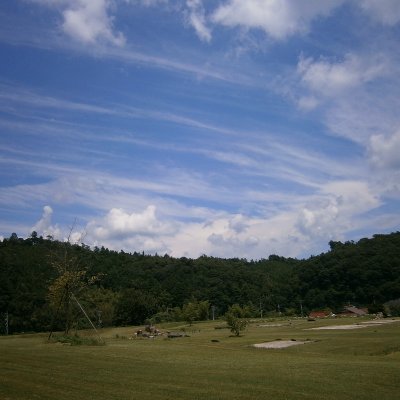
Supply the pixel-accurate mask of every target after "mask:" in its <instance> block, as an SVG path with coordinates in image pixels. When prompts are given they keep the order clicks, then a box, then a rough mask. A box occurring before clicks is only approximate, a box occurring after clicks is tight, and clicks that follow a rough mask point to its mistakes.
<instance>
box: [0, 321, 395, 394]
mask: <svg viewBox="0 0 400 400" xmlns="http://www.w3.org/2000/svg"><path fill="white" fill-rule="evenodd" d="M362 321H365V320H364V319H359V318H357V319H354V318H348V319H345V318H343V319H336V320H333V319H332V320H331V319H326V320H320V321H315V322H309V321H306V320H304V319H293V320H287V319H282V320H280V319H276V320H274V321H267V320H263V321H262V320H259V321H253V322H252V324H251V325H250V326H249V327H248V329H247V331H246V332H244V334H243V335H242V336H240V337H233V336H231V333H230V331H229V330H228V329H215V327H220V326H222V325H223V324H224V323H223V322H221V321H215V322H204V323H196V324H194V325H192V326H187V325H178V324H175V325H173V324H169V325H160V326H158V328H161V330H171V331H178V330H180V329H182V328H183V329H185V330H186V333H187V334H188V335H190V336H189V337H184V338H175V339H167V338H165V337H156V338H154V339H144V338H136V339H129V338H130V337H131V336H132V334H133V332H135V330H136V329H135V328H132V327H129V328H113V329H104V330H102V331H101V335H102V337H104V339H105V341H106V345H104V346H87V345H81V346H70V345H65V344H61V343H49V342H47V336H46V335H45V334H32V335H11V336H3V337H0V371H1V373H0V399H1V400H17V399H18V400H24V399H26V400H28V399H29V400H32V399H49V400H50V399H52V400H53V399H57V400H88V399H96V400H103V399H104V400H113V399H115V400H127V399H132V400H133V399H135V400H136V399H143V400H150V399H151V400H158V399H163V400H165V399H168V400H169V399H171V400H180V399H188V400H189V399H190V400H200V399H202V400H204V399H208V400H214V399H218V400H225V399H229V400H232V399H271V400H283V399H290V400H297V399H318V400H320V399H328V400H329V399H332V400H333V399H335V400H337V399H341V400H346V399H363V400H364V399H365V400H367V399H371V400H376V399H377V398H378V399H379V400H394V399H398V398H399V395H400V386H399V376H400V320H399V321H396V322H394V323H390V324H385V325H376V326H371V327H365V328H362V329H354V330H309V328H313V327H319V326H323V325H339V324H340V325H344V324H355V323H361V322H362ZM79 334H80V335H93V334H92V333H91V332H80V333H79ZM277 339H279V340H292V341H294V340H296V341H300V340H309V341H310V342H308V343H306V344H304V345H298V346H293V347H289V348H284V349H259V348H254V347H252V345H253V344H256V343H263V342H269V341H274V340H277Z"/></svg>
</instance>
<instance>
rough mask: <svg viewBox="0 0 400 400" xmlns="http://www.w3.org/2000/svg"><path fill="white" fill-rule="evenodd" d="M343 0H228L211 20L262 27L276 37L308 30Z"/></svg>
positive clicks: (226, 23) (284, 36)
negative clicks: (317, 19)
mask: <svg viewBox="0 0 400 400" xmlns="http://www.w3.org/2000/svg"><path fill="white" fill-rule="evenodd" d="M342 3H343V0H325V1H320V0H246V1H243V0H229V1H228V2H226V3H225V4H223V5H220V6H219V7H218V8H217V9H216V10H215V12H214V14H213V16H212V19H213V21H214V22H216V23H220V24H222V25H225V26H230V27H235V26H242V27H245V28H248V29H262V30H263V31H265V32H266V33H267V34H268V35H269V36H271V37H272V38H274V39H285V38H286V37H288V36H290V35H293V34H297V33H305V32H307V31H308V30H309V25H310V24H311V22H312V20H314V19H315V18H317V17H320V16H327V15H329V14H330V13H331V12H332V11H333V10H334V9H335V8H336V7H338V6H339V5H341V4H342Z"/></svg>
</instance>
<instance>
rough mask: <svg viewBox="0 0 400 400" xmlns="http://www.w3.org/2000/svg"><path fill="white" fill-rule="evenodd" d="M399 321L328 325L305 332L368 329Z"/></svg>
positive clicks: (387, 320)
mask: <svg viewBox="0 0 400 400" xmlns="http://www.w3.org/2000/svg"><path fill="white" fill-rule="evenodd" d="M398 321H400V320H396V319H379V320H374V321H364V322H361V323H356V324H352V325H330V326H320V327H318V328H308V329H306V330H307V331H318V330H326V329H360V328H368V327H369V326H379V325H384V324H390V323H393V322H398Z"/></svg>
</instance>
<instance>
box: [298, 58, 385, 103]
mask: <svg viewBox="0 0 400 400" xmlns="http://www.w3.org/2000/svg"><path fill="white" fill-rule="evenodd" d="M385 69H386V67H385V64H384V63H383V62H379V61H376V62H375V63H371V62H364V61H363V60H361V59H360V58H359V57H357V56H355V55H352V54H348V55H347V56H346V57H345V58H344V60H343V61H341V62H330V61H328V60H325V59H321V60H320V61H314V60H313V59H312V58H305V57H300V59H299V62H298V65H297V73H298V74H299V76H300V78H301V81H302V83H303V84H304V85H305V86H306V87H307V88H309V89H310V90H311V91H313V92H315V93H318V94H320V95H324V96H331V95H336V94H338V93H340V92H343V91H345V90H349V89H352V88H354V87H357V86H359V85H362V84H364V83H367V82H370V81H372V80H373V79H375V78H377V77H378V76H380V75H382V74H383V73H384V72H385Z"/></svg>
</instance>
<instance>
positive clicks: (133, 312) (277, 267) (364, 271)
mask: <svg viewBox="0 0 400 400" xmlns="http://www.w3.org/2000/svg"><path fill="white" fill-rule="evenodd" d="M330 247H331V250H330V251H329V252H327V253H324V254H321V255H319V256H313V257H311V258H309V259H306V260H297V259H291V258H284V257H279V256H276V255H271V256H269V257H268V258H267V259H262V260H258V261H253V260H251V261H249V260H245V259H237V258H232V259H221V258H214V257H207V256H202V257H199V258H197V259H189V258H173V257H170V256H168V255H165V256H158V255H155V256H150V255H145V254H142V253H137V252H134V253H132V254H131V253H125V252H122V251H121V252H116V251H111V250H108V249H105V248H95V249H90V248H89V247H88V246H85V245H70V244H68V243H61V242H58V241H54V240H51V239H44V238H41V237H37V235H36V234H35V233H33V234H32V236H31V237H30V238H27V239H21V238H18V237H17V236H16V235H15V234H13V235H11V237H10V238H8V239H4V240H3V241H2V242H0V313H1V314H2V315H3V316H4V315H6V313H8V321H9V331H10V332H21V331H40V330H48V329H50V326H51V325H52V324H55V326H56V327H57V326H59V325H57V324H59V321H58V320H57V319H56V320H55V321H54V320H53V316H54V314H55V312H54V311H55V310H54V307H53V308H52V307H51V306H50V305H49V285H50V284H51V283H52V282H53V283H54V280H55V279H56V278H57V274H58V272H57V268H55V265H56V261H55V260H57V259H61V258H62V256H63V255H68V257H69V259H70V260H74V262H75V263H76V265H79V266H80V268H82V271H83V272H84V279H85V282H86V284H85V285H84V286H85V290H83V289H80V290H79V292H77V293H75V294H76V296H77V297H79V299H80V301H81V302H82V303H83V304H84V305H85V307H86V309H87V310H88V312H89V313H90V314H91V317H92V318H93V319H94V320H97V321H98V322H99V323H100V322H101V324H102V325H105V326H107V325H115V324H117V325H124V324H131V323H142V322H143V321H144V320H145V319H147V318H150V317H152V316H154V315H157V317H156V319H157V318H158V319H168V318H184V315H183V312H184V308H185V307H184V306H185V304H186V305H187V304H188V303H192V304H200V303H201V302H203V303H204V304H207V307H208V312H209V316H211V309H212V310H213V312H214V315H215V316H219V315H222V314H223V313H224V312H225V311H226V310H227V308H228V307H229V306H230V305H232V304H235V303H238V304H241V305H243V306H247V307H246V309H247V310H248V313H249V315H252V316H260V315H261V314H263V315H266V314H267V313H270V314H273V313H281V312H282V313H287V314H298V315H300V313H301V310H302V311H303V312H304V313H305V312H308V311H310V310H312V309H316V308H324V307H329V308H331V309H333V310H337V309H340V307H342V306H343V305H344V304H347V303H352V304H355V305H363V306H370V307H372V306H373V307H375V308H376V309H379V307H381V305H382V304H383V303H384V302H386V301H389V300H393V299H397V298H400V232H396V233H392V234H389V235H374V236H373V238H371V239H366V238H364V239H361V240H359V241H358V242H346V243H341V242H330ZM93 277H95V279H93ZM89 283H91V284H90V285H89ZM211 307H212V308H211ZM206 316H207V315H206ZM203 317H204V315H203ZM82 323H83V322H82ZM2 329H3V331H4V328H2Z"/></svg>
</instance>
